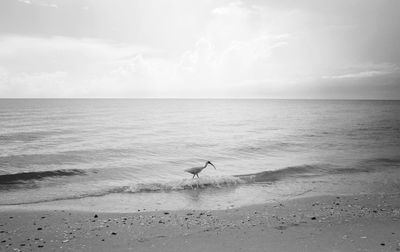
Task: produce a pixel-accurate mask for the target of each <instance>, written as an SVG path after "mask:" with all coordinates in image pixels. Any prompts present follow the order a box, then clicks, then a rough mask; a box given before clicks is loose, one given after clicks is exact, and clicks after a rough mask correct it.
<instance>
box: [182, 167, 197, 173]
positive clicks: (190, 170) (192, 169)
mask: <svg viewBox="0 0 400 252" xmlns="http://www.w3.org/2000/svg"><path fill="white" fill-rule="evenodd" d="M198 169H199V168H198V167H193V168H189V169H186V170H185V172H189V173H192V172H196V171H197V170H198Z"/></svg>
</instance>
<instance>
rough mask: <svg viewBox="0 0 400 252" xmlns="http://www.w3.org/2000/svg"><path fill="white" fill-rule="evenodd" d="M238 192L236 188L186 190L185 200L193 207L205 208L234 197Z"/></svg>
mask: <svg viewBox="0 0 400 252" xmlns="http://www.w3.org/2000/svg"><path fill="white" fill-rule="evenodd" d="M235 191H236V187H235V186H232V187H223V188H201V187H199V188H193V189H192V190H184V193H183V195H184V198H185V199H186V200H187V201H188V202H189V205H192V206H193V207H199V208H202V207H205V206H206V205H209V204H210V203H212V202H220V201H223V199H226V198H227V195H232V194H234V193H235ZM228 198H229V197H228Z"/></svg>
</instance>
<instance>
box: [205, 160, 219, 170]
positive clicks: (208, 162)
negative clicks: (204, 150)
mask: <svg viewBox="0 0 400 252" xmlns="http://www.w3.org/2000/svg"><path fill="white" fill-rule="evenodd" d="M207 164H210V165H212V166H213V167H214V169H215V170H216V169H217V168H215V165H213V164H212V163H211V162H210V161H207Z"/></svg>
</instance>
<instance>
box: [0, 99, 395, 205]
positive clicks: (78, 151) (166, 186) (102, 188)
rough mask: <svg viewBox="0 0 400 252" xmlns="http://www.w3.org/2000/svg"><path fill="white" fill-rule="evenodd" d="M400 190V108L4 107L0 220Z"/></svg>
mask: <svg viewBox="0 0 400 252" xmlns="http://www.w3.org/2000/svg"><path fill="white" fill-rule="evenodd" d="M206 161H211V162H212V163H213V164H214V165H215V167H216V169H214V167H212V166H207V168H205V169H204V170H203V171H202V172H201V173H199V178H197V177H196V178H192V177H193V176H192V174H189V173H187V172H185V170H186V169H188V168H191V167H201V166H204V165H205V162H206ZM398 192H400V101H379V100H269V99H0V210H1V209H9V208H29V209H32V208H33V209H34V208H47V209H75V210H83V211H86V210H87V211H110V212H113V211H115V212H125V211H126V212H130V211H152V210H163V209H172V210H175V209H227V208H234V207H240V206H245V205H250V204H261V203H264V202H281V201H282V200H285V199H290V198H295V197H303V196H305V197H306V196H313V195H322V194H330V195H339V194H340V195H343V194H362V193H398Z"/></svg>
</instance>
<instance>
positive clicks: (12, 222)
mask: <svg viewBox="0 0 400 252" xmlns="http://www.w3.org/2000/svg"><path fill="white" fill-rule="evenodd" d="M0 251H400V197H399V194H386V195H353V196H340V195H339V196H336V195H335V196H318V197H309V198H297V199H292V200H287V201H283V202H276V203H273V204H271V203H269V204H262V205H253V206H248V207H242V208H236V209H228V210H215V211H191V210H181V211H157V212H135V213H104V212H77V211H67V210H62V211H60V210H56V211H55V210H43V211H36V210H35V211H32V210H29V206H28V205H27V206H26V209H25V210H21V208H18V210H17V209H15V210H12V209H10V208H7V209H0Z"/></svg>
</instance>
